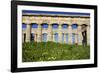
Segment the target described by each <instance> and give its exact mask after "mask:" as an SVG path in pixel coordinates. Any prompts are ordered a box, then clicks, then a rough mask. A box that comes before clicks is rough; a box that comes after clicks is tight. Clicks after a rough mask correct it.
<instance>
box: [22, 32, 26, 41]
mask: <svg viewBox="0 0 100 73" xmlns="http://www.w3.org/2000/svg"><path fill="white" fill-rule="evenodd" d="M24 37H25V36H24V33H22V42H24Z"/></svg>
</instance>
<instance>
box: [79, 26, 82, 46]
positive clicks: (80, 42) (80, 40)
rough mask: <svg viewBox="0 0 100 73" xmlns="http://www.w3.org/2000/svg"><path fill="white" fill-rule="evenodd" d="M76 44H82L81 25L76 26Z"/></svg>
mask: <svg viewBox="0 0 100 73" xmlns="http://www.w3.org/2000/svg"><path fill="white" fill-rule="evenodd" d="M78 44H79V45H82V29H81V26H80V25H79V26H78Z"/></svg>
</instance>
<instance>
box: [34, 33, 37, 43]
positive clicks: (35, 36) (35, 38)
mask: <svg viewBox="0 0 100 73" xmlns="http://www.w3.org/2000/svg"><path fill="white" fill-rule="evenodd" d="M34 41H35V42H36V41H37V33H36V34H34Z"/></svg>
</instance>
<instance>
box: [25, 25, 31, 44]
mask: <svg viewBox="0 0 100 73" xmlns="http://www.w3.org/2000/svg"><path fill="white" fill-rule="evenodd" d="M26 26H27V28H26V42H30V40H31V25H30V24H27V25H26Z"/></svg>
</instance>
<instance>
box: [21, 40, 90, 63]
mask: <svg viewBox="0 0 100 73" xmlns="http://www.w3.org/2000/svg"><path fill="white" fill-rule="evenodd" d="M89 58H90V46H86V47H83V46H82V45H68V44H60V43H54V42H40V43H36V42H30V43H23V50H22V61H23V62H37V61H57V60H79V59H89Z"/></svg>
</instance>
